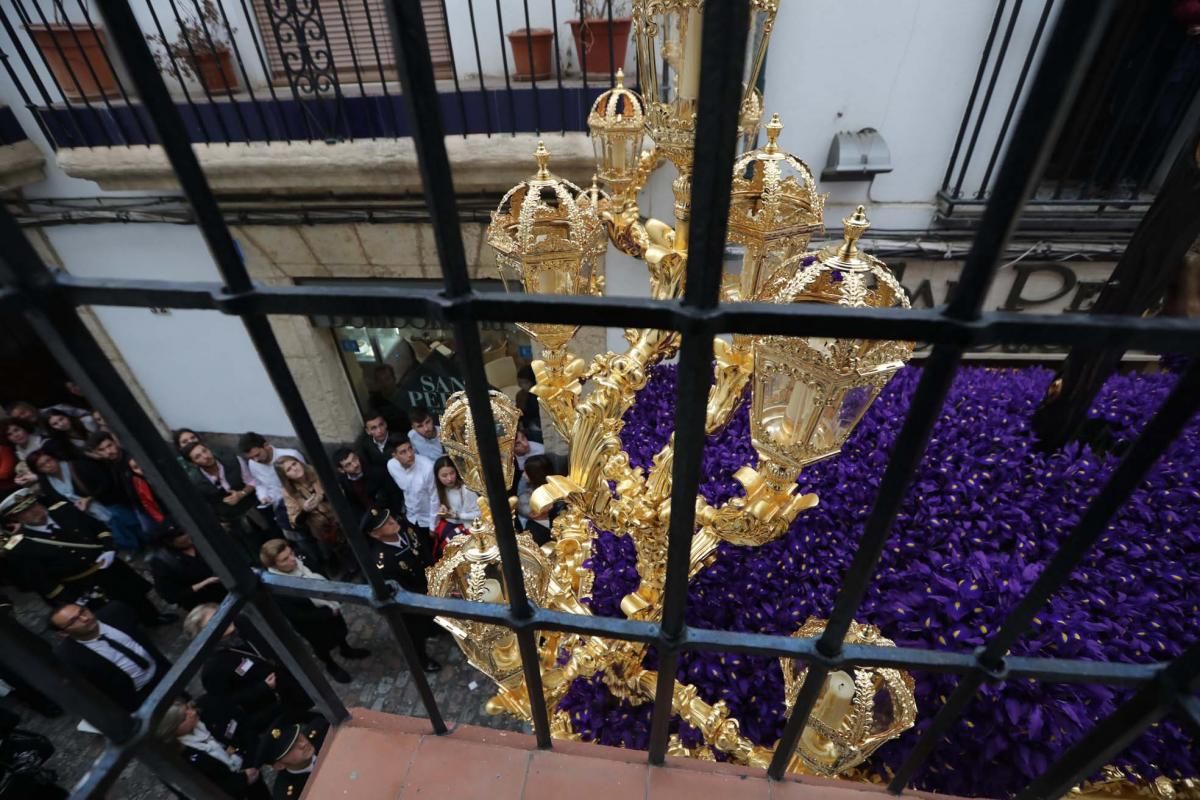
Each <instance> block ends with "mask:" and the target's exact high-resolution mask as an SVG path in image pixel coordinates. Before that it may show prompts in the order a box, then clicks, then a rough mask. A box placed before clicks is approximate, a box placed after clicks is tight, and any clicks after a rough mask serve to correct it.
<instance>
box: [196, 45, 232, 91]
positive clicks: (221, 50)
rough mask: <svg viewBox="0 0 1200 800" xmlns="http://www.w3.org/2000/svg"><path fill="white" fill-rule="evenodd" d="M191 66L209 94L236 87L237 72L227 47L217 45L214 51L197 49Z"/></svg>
mask: <svg viewBox="0 0 1200 800" xmlns="http://www.w3.org/2000/svg"><path fill="white" fill-rule="evenodd" d="M193 66H194V67H195V73H196V78H197V79H198V80H199V81H200V83H201V84H202V85H203V86H204V88H205V89H206V90H207V91H208V92H209V93H210V94H215V93H218V92H225V91H227V90H236V89H237V86H238V82H237V73H236V72H235V71H234V69H233V59H232V58H230V57H229V49H228V48H226V47H221V46H219V45H218V46H217V51H216V52H215V53H214V52H213V51H212V50H209V49H207V48H206V49H203V50H200V49H197V50H196V57H195V61H194V64H193Z"/></svg>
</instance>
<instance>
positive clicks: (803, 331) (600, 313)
mask: <svg viewBox="0 0 1200 800" xmlns="http://www.w3.org/2000/svg"><path fill="white" fill-rule="evenodd" d="M57 281H58V284H59V286H60V287H62V289H63V291H65V292H66V293H67V294H68V295H69V296H70V297H71V300H72V302H74V303H76V304H77V305H109V306H121V307H145V306H147V305H153V306H155V307H163V308H191V309H213V310H217V311H221V312H223V313H226V314H242V313H252V312H253V313H263V314H280V315H299V316H311V315H313V314H341V315H360V316H361V315H370V316H384V317H386V316H420V317H428V318H430V319H437V320H449V319H451V318H452V317H454V316H455V315H461V316H470V317H471V318H473V319H489V320H496V321H503V322H522V321H524V322H549V323H559V324H579V325H594V326H618V327H632V326H637V325H641V326H643V327H653V328H663V329H670V330H682V329H684V328H687V327H690V326H692V325H694V324H696V323H698V322H707V323H710V324H711V326H712V328H713V330H715V331H716V332H717V333H755V334H777V335H782V336H858V337H869V338H872V339H891V340H906V341H924V342H929V343H933V344H956V345H961V346H963V347H973V346H983V345H992V344H1004V343H1010V344H1025V345H1079V344H1101V345H1104V346H1112V347H1120V348H1121V349H1124V350H1131V349H1154V350H1156V351H1159V352H1163V353H1200V327H1198V326H1197V324H1196V323H1195V322H1194V321H1188V320H1186V319H1183V318H1178V317H1145V318H1142V317H1134V318H1130V317H1122V316H1117V315H1095V316H1093V315H1089V314H1057V315H1051V314H1024V313H1017V312H1005V311H994V312H988V313H985V314H981V315H980V316H979V318H978V319H975V320H954V319H946V318H944V317H943V315H941V314H940V313H939V312H938V311H937V310H935V309H910V310H893V309H872V310H866V309H854V310H852V309H848V308H845V307H838V306H832V305H825V304H819V303H806V304H797V305H779V304H775V303H737V304H727V305H723V306H721V307H720V308H718V309H715V310H713V311H708V312H702V311H697V310H696V309H689V308H685V307H682V306H680V305H678V304H674V303H670V302H667V301H661V300H651V299H648V298H646V299H642V298H632V297H627V298H596V297H564V296H557V295H556V296H549V295H526V294H512V295H505V294H500V293H495V292H485V293H479V294H475V295H473V296H470V297H454V298H451V297H446V296H444V295H442V294H441V293H439V292H437V291H436V290H430V289H409V288H407V287H396V286H378V287H367V286H365V285H358V286H355V285H344V286H317V285H308V286H304V285H301V286H256V287H255V288H254V289H253V290H251V291H248V292H246V293H244V294H240V295H236V296H231V295H229V294H228V293H227V292H226V291H225V290H224V288H223V287H222V286H221V285H220V284H217V283H202V282H176V281H135V280H126V279H116V278H81V277H78V276H74V275H70V274H65V273H64V274H60V275H59V276H57ZM6 302H7V303H8V304H9V305H10V306H11V307H14V308H15V307H16V306H17V304H19V303H20V302H22V301H21V298H20V297H19V296H18V295H10V296H9V297H8V300H7V301H6Z"/></svg>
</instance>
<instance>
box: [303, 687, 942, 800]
mask: <svg viewBox="0 0 1200 800" xmlns="http://www.w3.org/2000/svg"><path fill="white" fill-rule="evenodd" d="M351 714H352V715H353V717H352V719H351V720H350V721H349V722H347V723H345V724H343V725H341V726H340V727H339V728H337V729H336V731H334V733H333V734H332V736H331V738H330V739H329V741H328V743H327V744H326V747H325V748H324V751H323V752H322V753H321V757H320V760H319V761H318V763H317V769H316V772H315V773H314V774H313V777H312V779H311V780H310V781H309V783H308V787H307V789H306V790H305V793H304V798H307V800H326V799H327V798H337V797H353V798H355V800H415V799H416V798H425V797H428V798H437V800H479V798H487V800H551V798H553V800H634V798H644V800H696V798H701V797H708V798H713V799H714V800H716V799H718V798H719V800H883V798H884V797H886V796H887V795H886V794H885V792H884V790H883V787H882V786H873V785H862V784H850V783H846V782H840V781H832V780H825V779H821V778H804V779H803V782H801V780H800V779H791V780H787V781H782V782H773V781H769V780H767V778H766V777H765V775H763V774H762V772H761V771H760V770H752V769H748V768H744V767H737V766H733V765H730V764H717V763H713V762H705V761H695V760H692V759H687V758H671V757H669V758H668V759H667V764H666V766H664V767H650V766H649V765H648V764H647V763H646V754H645V753H643V752H641V751H636V750H622V749H619V748H614V747H602V746H599V745H591V744H583V743H579V742H559V741H556V742H555V743H554V748H553V749H552V750H538V749H537V746H536V743H535V741H534V738H533V737H532V736H528V735H525V734H520V733H509V732H505V731H497V730H491V729H488V728H478V727H474V726H471V725H459V726H457V727H455V728H454V729H453V730H452V731H451V733H449V734H448V735H446V736H434V735H433V734H431V733H430V732H429V731H430V729H429V723H428V721H426V720H422V719H415V718H413V717H400V716H395V715H391V714H382V713H379V712H375V711H368V710H365V709H352V710H351ZM915 796H922V795H915ZM924 796H929V797H933V796H934V795H924Z"/></svg>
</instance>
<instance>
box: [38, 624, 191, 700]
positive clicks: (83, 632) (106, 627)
mask: <svg viewBox="0 0 1200 800" xmlns="http://www.w3.org/2000/svg"><path fill="white" fill-rule="evenodd" d="M50 625H51V627H53V628H54V629H55V630H57V631H58V632H59V633H60V634H62V636H63V640H62V641H61V642H60V643H59V645H58V648H57V653H58V657H59V660H60V661H62V662H63V663H64V664H66V665H67V666H68V667H70V668H72V669H74V670H75V671H76V672H78V673H79V674H81V675H82V676H83V677H85V678H86V679H87V680H89V681H90V682H91V683H92V685H94V686H95V687H96V688H97V689H99V690H100V691H101V692H103V693H104V694H106V695H108V697H109V698H110V699H111V700H113V701H114V702H115V703H116V704H117V705H119V706H121V708H124V709H126V710H128V711H135V710H137V707H138V705H139V704H140V703H141V702H142V700H144V699H145V698H146V696H147V695H149V694H150V691H151V690H152V689H153V688H154V684H155V683H156V682H157V681H158V680H159V679H160V678H162V676H163V675H165V674H166V673H167V670H168V669H170V668H171V662H170V661H168V660H167V658H166V656H164V655H163V654H162V652H160V651H159V649H158V648H157V647H155V645H154V642H152V641H150V637H149V636H147V635H146V632H145V631H143V630H142V629H141V628H139V627H138V624H137V622H136V621H135V619H134V617H133V612H132V611H131V610H130V609H129V608H128V607H127V606H124V605H121V604H120V603H109V604H108V605H106V606H105V607H104V608H102V609H100V610H99V611H98V612H96V613H92V611H91V610H89V609H88V608H87V607H85V606H80V605H76V604H75V603H67V604H66V605H64V606H62V607H61V608H59V609H57V610H56V611H55V612H54V613H53V614H52V615H51V617H50Z"/></svg>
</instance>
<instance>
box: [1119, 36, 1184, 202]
mask: <svg viewBox="0 0 1200 800" xmlns="http://www.w3.org/2000/svg"><path fill="white" fill-rule="evenodd" d="M1191 46H1192V47H1194V46H1195V45H1194V44H1192V45H1191ZM1163 83H1164V84H1165V83H1166V81H1163ZM1197 94H1200V69H1194V70H1192V82H1191V83H1190V84H1189V85H1188V88H1187V91H1185V92H1183V95H1182V96H1183V97H1190V98H1192V102H1191V103H1188V102H1181V103H1180V104H1179V108H1178V109H1176V111H1175V114H1174V115H1173V116H1172V117H1171V121H1170V123H1169V124H1168V125H1166V126H1165V127H1163V130H1166V131H1176V130H1178V129H1179V126H1180V125H1181V124H1182V122H1183V120H1184V119H1185V118H1186V117H1187V115H1188V113H1189V111H1190V110H1191V108H1192V105H1193V103H1194V102H1195V97H1196V95H1197ZM1173 138H1174V137H1171V136H1163V137H1161V139H1160V140H1159V142H1158V145H1157V147H1155V148H1154V154H1153V155H1152V156H1150V158H1149V159H1147V161H1146V165H1145V166H1144V167H1143V168H1142V172H1141V174H1140V175H1139V176H1138V179H1137V181H1135V182H1134V185H1133V196H1134V197H1137V196H1138V194H1139V193H1140V192H1141V190H1142V188H1143V187H1144V186H1145V185H1146V183H1147V181H1149V180H1150V179H1151V177H1153V175H1154V173H1155V172H1157V171H1158V169H1159V168H1160V167H1161V166H1162V165H1163V159H1164V158H1165V157H1166V155H1167V148H1168V147H1170V146H1171V142H1172V139H1173Z"/></svg>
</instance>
